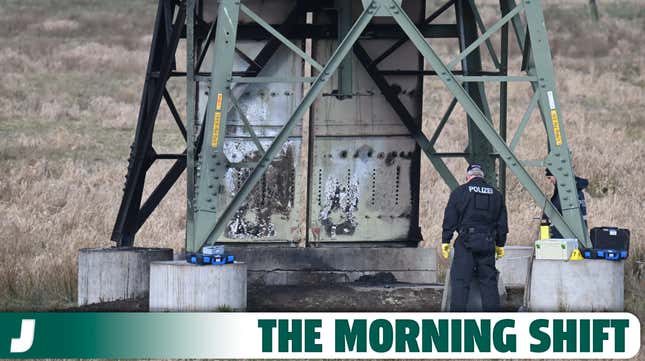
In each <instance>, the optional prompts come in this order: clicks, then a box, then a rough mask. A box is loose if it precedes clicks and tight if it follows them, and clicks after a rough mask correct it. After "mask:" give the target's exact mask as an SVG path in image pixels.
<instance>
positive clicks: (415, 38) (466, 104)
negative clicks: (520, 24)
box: [378, 0, 586, 242]
mask: <svg viewBox="0 0 645 361" xmlns="http://www.w3.org/2000/svg"><path fill="white" fill-rule="evenodd" d="M378 1H380V2H381V3H382V4H383V6H384V8H387V9H388V11H390V13H391V15H392V17H393V18H394V19H395V20H396V22H397V23H398V24H399V25H400V26H401V28H402V29H403V31H404V32H405V33H406V35H407V36H408V37H409V38H410V40H411V41H412V43H414V45H415V46H416V47H417V49H418V50H419V51H420V52H421V53H422V54H423V56H424V57H425V59H426V60H427V61H428V62H429V63H430V65H431V66H432V68H433V69H434V70H435V71H437V73H438V74H439V78H440V79H441V81H442V82H443V83H444V84H445V85H446V87H447V88H448V89H449V90H450V92H451V93H452V94H453V95H454V97H455V98H457V100H458V101H459V103H460V104H461V105H462V107H463V108H464V110H465V111H466V113H468V115H469V116H470V117H471V118H472V120H473V122H474V123H475V124H476V125H477V127H478V128H479V129H480V130H481V132H482V134H483V135H484V136H485V137H486V139H488V141H489V142H490V143H491V144H492V146H493V147H494V148H495V150H496V151H497V152H498V153H499V154H500V156H501V157H502V158H503V159H504V161H505V162H506V164H507V166H508V168H509V169H510V170H511V171H512V172H513V174H515V176H516V177H517V178H518V180H519V181H520V183H521V184H522V185H523V186H524V188H525V189H526V190H527V191H528V192H529V194H530V195H531V196H532V197H533V199H534V200H535V201H536V202H537V204H544V205H545V207H544V212H545V213H546V214H547V216H549V218H550V219H551V221H552V223H553V224H554V225H555V226H556V227H557V228H558V230H560V231H561V233H562V234H563V236H565V237H571V238H578V239H579V240H580V241H581V242H582V241H583V240H585V239H586V238H585V237H584V234H581V232H577V231H579V229H577V230H576V231H574V230H572V227H570V226H569V224H568V223H567V221H565V219H564V218H563V217H562V215H560V213H559V212H558V211H557V209H556V208H555V207H554V206H553V204H552V203H551V202H550V201H549V200H548V199H547V197H546V196H545V195H544V193H543V192H542V190H541V189H540V187H539V186H538V185H537V183H536V182H535V181H534V180H533V178H532V177H531V176H530V174H529V173H528V172H527V171H526V169H524V167H523V166H522V164H521V161H520V160H519V159H518V158H517V157H516V156H515V154H514V153H513V151H511V149H510V148H509V147H508V146H507V145H506V142H505V141H504V140H503V139H502V138H501V137H500V136H499V134H498V133H497V131H496V130H495V128H494V127H493V126H492V123H491V121H490V119H486V116H485V115H484V113H483V112H482V111H481V109H480V108H479V107H478V106H477V104H476V103H475V102H474V101H473V99H472V98H471V97H470V96H469V95H468V93H467V92H466V90H465V89H464V88H463V87H462V86H461V85H460V84H459V81H458V80H457V78H456V77H455V75H454V74H452V72H451V71H450V69H449V68H448V67H447V66H446V64H444V62H443V61H442V60H441V59H440V58H439V56H438V55H437V53H436V52H435V51H434V49H433V48H432V47H431V46H430V45H429V44H428V43H427V42H426V40H425V39H424V37H423V35H422V34H421V33H420V32H419V30H418V29H417V27H416V26H415V25H414V23H413V22H412V21H411V20H410V18H409V17H408V16H407V15H406V14H405V12H404V11H403V10H402V9H401V8H400V7H399V6H398V5H397V4H396V2H394V1H392V0H378ZM520 7H522V6H520ZM514 10H516V11H517V8H516V9H514ZM509 14H513V11H511V12H510V13H509ZM505 18H506V20H508V19H510V17H509V16H508V15H507V16H506V17H505ZM503 19H504V18H503ZM491 29H493V28H492V27H491ZM489 31H490V30H489ZM480 40H481V39H480ZM579 233H580V234H579Z"/></svg>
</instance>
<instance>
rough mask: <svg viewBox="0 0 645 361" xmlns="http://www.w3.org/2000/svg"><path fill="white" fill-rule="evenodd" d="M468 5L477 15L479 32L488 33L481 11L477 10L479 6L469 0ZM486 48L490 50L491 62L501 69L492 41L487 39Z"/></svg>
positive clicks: (472, 0)
mask: <svg viewBox="0 0 645 361" xmlns="http://www.w3.org/2000/svg"><path fill="white" fill-rule="evenodd" d="M468 5H469V6H470V8H471V9H472V11H473V14H474V15H475V21H476V22H477V26H479V31H481V32H482V34H485V33H486V25H484V22H483V21H482V17H481V15H480V14H479V10H477V6H475V1H474V0H469V1H468ZM486 48H487V49H488V54H489V55H490V58H491V60H492V61H493V64H494V65H495V67H496V68H497V69H501V67H502V64H501V63H500V61H499V59H497V54H496V53H495V48H494V47H493V43H492V42H491V41H490V39H486Z"/></svg>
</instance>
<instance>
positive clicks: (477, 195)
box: [442, 177, 508, 312]
mask: <svg viewBox="0 0 645 361" xmlns="http://www.w3.org/2000/svg"><path fill="white" fill-rule="evenodd" d="M455 231H457V232H459V236H458V237H457V239H456V240H455V247H454V248H455V251H454V252H455V253H454V257H453V260H452V268H451V269H450V282H451V284H452V286H451V288H452V297H451V298H452V299H451V301H450V310H451V311H452V312H464V311H466V304H467V302H468V292H469V290H470V283H471V280H472V277H473V274H475V275H477V278H478V279H479V285H480V289H481V296H482V307H483V310H484V311H488V312H490V311H497V310H498V309H499V294H498V291H497V269H496V268H495V246H498V247H504V244H505V243H506V234H507V233H508V220H507V215H506V205H505V204H504V199H503V197H502V194H501V193H500V192H499V191H498V190H497V189H495V188H494V187H491V186H490V185H488V183H486V181H485V180H484V179H483V178H479V177H476V178H473V179H471V180H470V181H469V182H468V183H466V184H463V185H461V186H459V187H458V188H457V189H455V190H454V191H453V192H452V193H451V194H450V199H449V200H448V205H447V206H446V211H445V214H444V219H443V234H442V242H443V243H450V240H451V239H452V236H453V233H454V232H455Z"/></svg>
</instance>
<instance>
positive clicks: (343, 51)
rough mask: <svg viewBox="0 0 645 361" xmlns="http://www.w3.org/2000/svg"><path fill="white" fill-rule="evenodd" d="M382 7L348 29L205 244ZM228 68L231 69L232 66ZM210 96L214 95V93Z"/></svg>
mask: <svg viewBox="0 0 645 361" xmlns="http://www.w3.org/2000/svg"><path fill="white" fill-rule="evenodd" d="M229 1H231V0H225V2H226V3H228V2H229ZM220 6H221V5H220ZM379 7H380V5H379V4H378V3H377V1H373V2H371V3H370V5H368V6H366V7H365V9H364V10H363V12H362V13H361V15H360V16H359V18H358V19H357V20H356V22H355V23H354V25H353V26H352V28H351V29H350V31H349V32H348V34H347V36H346V37H345V39H343V41H342V42H341V43H340V44H339V46H338V48H337V49H336V50H335V51H334V53H333V54H332V56H331V58H330V59H329V61H328V62H327V64H326V65H325V66H324V67H323V69H322V70H321V72H320V74H318V76H317V77H316V80H315V81H314V83H313V84H312V86H311V89H310V90H309V92H308V93H307V95H306V96H305V97H304V98H303V100H302V102H301V103H300V104H299V105H298V107H297V108H296V110H295V111H294V113H293V114H292V115H291V117H290V118H289V120H288V121H287V122H286V123H285V125H284V127H283V128H282V129H281V130H280V133H279V134H278V135H277V136H276V138H275V140H274V141H273V143H271V146H269V148H268V149H267V150H266V153H265V154H264V156H263V157H262V158H261V159H260V161H259V163H258V165H257V166H256V167H255V168H254V169H253V171H252V172H251V174H250V175H249V177H248V178H247V180H246V182H244V184H243V185H242V187H241V188H240V189H239V191H238V192H237V193H236V194H235V196H234V197H233V199H232V200H231V203H230V204H229V205H228V206H227V207H226V209H224V211H223V213H222V214H221V215H220V216H219V217H218V219H217V223H216V224H215V226H214V227H213V228H212V230H211V231H210V233H209V234H208V235H207V236H206V237H203V238H201V237H200V239H202V240H204V244H207V243H208V244H213V243H214V242H215V241H216V239H217V237H219V236H220V235H221V234H222V232H223V231H224V228H225V227H226V225H227V224H228V222H229V221H230V219H231V218H232V217H233V215H234V214H235V212H236V211H237V209H238V208H239V207H240V205H241V204H242V202H243V201H244V199H246V197H248V195H249V194H250V193H251V191H252V190H253V187H254V186H255V185H256V184H257V183H258V182H259V181H260V179H261V178H262V175H263V174H264V173H265V172H266V170H267V169H268V167H269V164H270V163H271V160H272V159H273V158H274V157H275V156H276V155H277V153H278V152H279V150H280V149H281V147H282V145H283V144H284V142H285V141H286V140H287V138H288V137H289V134H290V133H291V130H292V129H293V127H294V126H295V125H296V124H297V122H298V121H300V120H301V119H302V117H303V115H304V114H305V112H306V111H307V109H309V107H310V106H311V104H313V102H314V100H315V98H316V97H317V96H318V95H319V94H320V92H321V91H322V90H323V87H324V85H325V83H326V82H327V81H329V79H330V78H331V76H332V74H333V73H334V72H335V71H336V69H337V68H338V66H339V65H340V63H341V62H342V61H343V59H345V56H346V55H347V54H348V52H349V51H350V50H351V48H352V46H353V45H354V43H355V42H356V41H357V40H358V37H359V36H360V34H361V33H362V32H363V30H364V29H365V28H366V27H367V25H368V24H369V22H370V20H371V19H372V17H373V16H374V15H375V14H376V12H377V11H378V9H379ZM220 13H221V12H220ZM221 22H222V21H218V26H219V23H221ZM235 23H237V19H235ZM228 45H230V44H228ZM218 49H219V48H218ZM219 56H222V54H221V53H219ZM228 69H230V67H229V68H228ZM210 96H212V94H211V95H210ZM212 106H213V102H212V101H210V100H209V107H212ZM199 236H200V235H199V234H198V237H199Z"/></svg>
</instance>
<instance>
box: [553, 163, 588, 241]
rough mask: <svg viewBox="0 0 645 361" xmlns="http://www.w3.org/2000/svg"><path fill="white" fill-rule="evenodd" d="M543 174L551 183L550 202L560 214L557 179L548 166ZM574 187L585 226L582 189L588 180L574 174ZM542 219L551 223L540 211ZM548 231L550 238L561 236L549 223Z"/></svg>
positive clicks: (585, 213) (584, 203) (560, 206)
mask: <svg viewBox="0 0 645 361" xmlns="http://www.w3.org/2000/svg"><path fill="white" fill-rule="evenodd" d="M545 175H546V177H547V178H548V179H549V182H551V184H553V195H552V196H551V203H553V205H554V206H555V208H556V209H557V210H558V212H560V214H562V205H561V204H560V196H559V195H558V186H557V183H558V180H557V179H555V176H554V175H553V173H551V171H550V170H549V168H547V169H546V170H545ZM575 180H576V188H577V189H578V203H579V204H580V213H581V214H582V220H583V221H584V222H585V226H587V202H586V201H585V194H584V192H583V190H584V189H585V188H587V186H588V185H589V181H588V180H586V179H585V178H581V177H578V176H576V177H575ZM542 219H545V220H547V222H549V223H551V221H550V220H549V217H548V216H547V215H546V214H545V213H542ZM549 228H550V233H551V238H562V234H560V232H559V231H558V230H557V229H556V228H555V227H554V226H553V225H552V224H551V225H550V227H549Z"/></svg>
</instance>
